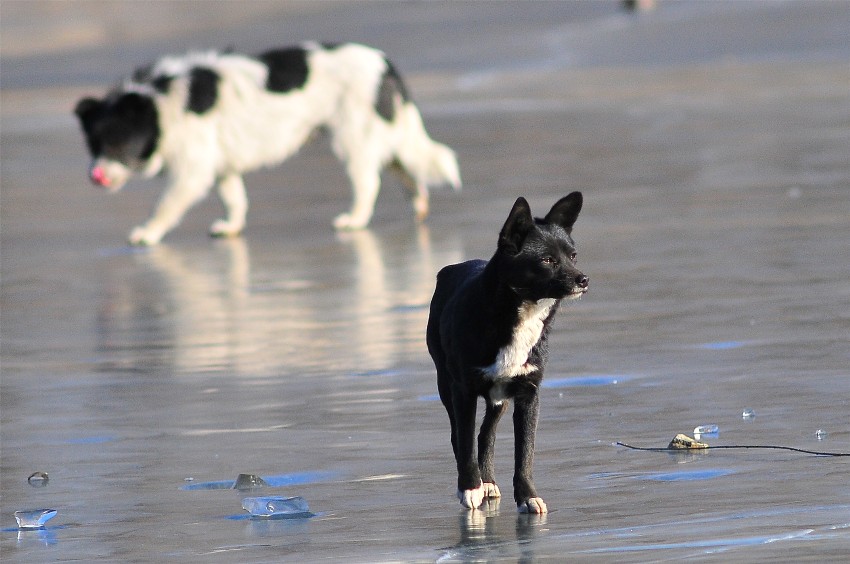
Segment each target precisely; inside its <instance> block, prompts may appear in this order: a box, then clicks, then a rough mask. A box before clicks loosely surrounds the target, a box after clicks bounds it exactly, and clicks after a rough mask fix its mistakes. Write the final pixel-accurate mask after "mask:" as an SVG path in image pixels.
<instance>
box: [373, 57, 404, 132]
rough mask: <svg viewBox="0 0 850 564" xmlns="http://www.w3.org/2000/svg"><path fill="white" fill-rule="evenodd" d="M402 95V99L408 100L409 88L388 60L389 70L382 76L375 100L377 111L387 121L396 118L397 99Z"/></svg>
mask: <svg viewBox="0 0 850 564" xmlns="http://www.w3.org/2000/svg"><path fill="white" fill-rule="evenodd" d="M397 95H398V96H401V99H402V101H404V102H407V101H408V100H409V97H408V95H407V88H406V87H405V86H404V82H403V81H402V80H401V76H399V74H398V72H397V71H396V70H395V67H394V66H393V64H392V63H391V62H390V61H389V60H387V70H386V71H384V76H382V77H381V85H380V86H379V87H378V96H377V97H376V100H375V111H377V112H378V115H379V116H381V117H382V118H384V119H385V120H387V121H393V119H395V99H396V96H397Z"/></svg>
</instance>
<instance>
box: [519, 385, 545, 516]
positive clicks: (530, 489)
mask: <svg viewBox="0 0 850 564" xmlns="http://www.w3.org/2000/svg"><path fill="white" fill-rule="evenodd" d="M514 401H515V403H516V407H514V499H515V500H516V503H517V507H518V508H519V511H520V513H546V512H547V511H548V510H547V508H546V504H545V503H544V502H543V500H542V499H540V498H539V497H538V496H537V490H535V489H534V481H533V479H532V477H531V473H532V466H533V465H534V435H535V433H536V432H537V416H538V413H539V411H540V401H539V397H538V394H537V389H536V388H535V389H534V391H531V392H528V393H523V394H521V395H518V396H517V397H516V398H515V400H514Z"/></svg>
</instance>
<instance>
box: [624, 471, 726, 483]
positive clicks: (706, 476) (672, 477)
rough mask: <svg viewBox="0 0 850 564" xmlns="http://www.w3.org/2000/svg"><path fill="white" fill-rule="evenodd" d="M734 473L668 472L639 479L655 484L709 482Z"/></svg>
mask: <svg viewBox="0 0 850 564" xmlns="http://www.w3.org/2000/svg"><path fill="white" fill-rule="evenodd" d="M734 473H735V472H734V471H733V470H723V469H715V470H691V471H685V472H668V473H663V474H646V475H643V476H639V478H641V479H644V480H654V481H657V482H686V481H696V480H710V479H712V478H719V477H721V476H728V475H729V474H734Z"/></svg>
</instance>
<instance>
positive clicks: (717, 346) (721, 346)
mask: <svg viewBox="0 0 850 564" xmlns="http://www.w3.org/2000/svg"><path fill="white" fill-rule="evenodd" d="M746 344H747V343H745V342H744V341H718V342H716V343H703V344H701V345H699V348H701V349H705V350H709V351H728V350H731V349H739V348H741V347H743V346H745V345H746Z"/></svg>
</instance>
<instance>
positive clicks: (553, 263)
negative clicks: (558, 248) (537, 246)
mask: <svg viewBox="0 0 850 564" xmlns="http://www.w3.org/2000/svg"><path fill="white" fill-rule="evenodd" d="M542 262H543V264H545V265H548V266H557V265H558V261H557V259H556V258H555V257H549V256H546V257H543V259H542Z"/></svg>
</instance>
